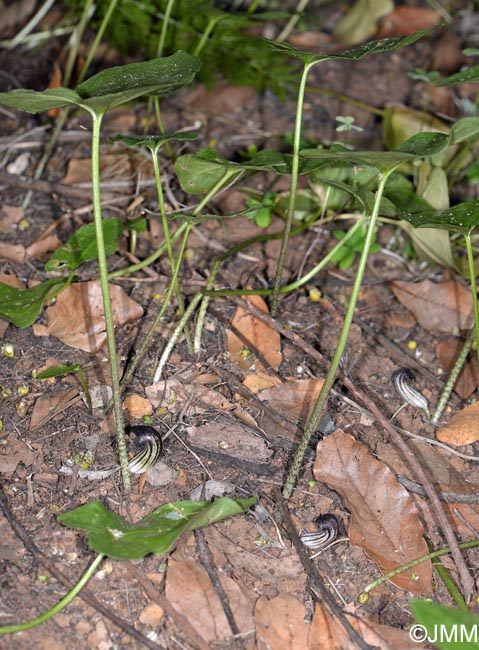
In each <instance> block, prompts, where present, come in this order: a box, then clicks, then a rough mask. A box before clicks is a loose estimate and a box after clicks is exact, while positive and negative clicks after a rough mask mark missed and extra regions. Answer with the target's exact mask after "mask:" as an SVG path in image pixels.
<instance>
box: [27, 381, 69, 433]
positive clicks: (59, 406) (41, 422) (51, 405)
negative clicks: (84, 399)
mask: <svg viewBox="0 0 479 650" xmlns="http://www.w3.org/2000/svg"><path fill="white" fill-rule="evenodd" d="M79 391H80V389H79V387H78V386H72V388H68V389H67V390H60V391H58V392H56V393H55V395H42V396H41V397H39V398H38V399H37V400H36V402H35V404H34V405H33V409H32V415H31V417H30V424H29V426H28V430H29V431H32V430H33V429H39V428H40V427H43V426H45V424H46V423H47V422H49V421H50V420H51V419H52V418H54V417H55V416H56V415H58V414H59V413H61V412H62V411H64V410H65V409H66V408H69V407H70V406H72V405H73V404H76V403H77V402H79V401H80V400H81V396H80V394H79Z"/></svg>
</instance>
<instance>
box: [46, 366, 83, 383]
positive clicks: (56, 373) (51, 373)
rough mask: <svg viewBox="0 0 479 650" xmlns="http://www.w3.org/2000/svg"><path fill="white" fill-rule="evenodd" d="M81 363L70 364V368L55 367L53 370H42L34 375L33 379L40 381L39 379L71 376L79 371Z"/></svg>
mask: <svg viewBox="0 0 479 650" xmlns="http://www.w3.org/2000/svg"><path fill="white" fill-rule="evenodd" d="M81 368H82V365H81V363H72V364H71V365H70V366H61V365H60V366H55V367H54V368H48V370H43V371H42V372H39V373H37V374H36V375H35V379H36V380H38V381H40V380H41V379H51V378H52V377H63V376H64V375H71V374H74V373H75V372H77V371H78V370H81Z"/></svg>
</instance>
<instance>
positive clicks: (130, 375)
mask: <svg viewBox="0 0 479 650" xmlns="http://www.w3.org/2000/svg"><path fill="white" fill-rule="evenodd" d="M186 225H187V228H186V232H185V234H184V237H183V241H182V244H181V249H180V252H179V253H178V261H177V262H176V264H175V266H174V268H173V275H172V278H171V282H170V285H169V287H168V291H167V292H166V296H165V299H164V300H163V304H162V305H161V308H160V310H159V311H158V313H157V315H156V317H155V320H154V321H153V323H152V325H151V327H150V328H149V330H148V332H147V333H146V336H145V338H144V339H143V342H142V344H141V345H140V347H139V349H138V351H137V352H136V353H135V358H134V359H133V360H132V362H131V363H130V365H129V366H128V369H127V371H126V373H125V376H124V377H123V380H122V382H121V386H122V392H123V390H125V388H126V387H127V386H128V384H129V383H130V381H131V379H132V378H133V374H134V372H135V370H136V369H137V367H138V364H139V363H140V361H141V360H142V358H143V355H144V354H145V352H146V349H147V347H148V346H149V344H150V342H151V339H152V337H153V335H154V333H155V330H156V328H157V327H158V323H159V322H160V320H161V319H162V317H163V314H164V313H165V311H166V308H167V307H168V304H169V302H170V299H171V294H172V293H173V289H174V288H175V286H176V285H177V280H178V272H179V270H180V266H181V261H182V259H183V255H184V252H185V247H186V242H187V241H188V235H189V234H190V230H191V228H192V226H191V224H186ZM184 313H185V311H184V309H183V314H184ZM185 329H186V328H185Z"/></svg>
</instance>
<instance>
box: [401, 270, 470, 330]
mask: <svg viewBox="0 0 479 650" xmlns="http://www.w3.org/2000/svg"><path fill="white" fill-rule="evenodd" d="M389 286H390V287H391V289H392V291H393V293H394V295H395V296H396V298H397V299H398V300H399V302H401V303H402V304H403V305H404V306H405V307H407V308H408V309H409V310H410V311H412V313H413V314H414V316H415V317H416V319H417V321H418V323H419V324H420V325H421V327H424V329H426V330H428V331H429V332H448V333H451V332H453V331H454V330H456V329H460V330H469V329H471V327H472V326H473V322H474V316H473V313H472V299H471V294H470V292H469V291H468V290H467V289H466V288H465V287H464V286H463V285H462V284H460V283H459V282H442V283H441V284H437V283H436V282H431V281H430V280H424V281H423V282H400V281H394V282H390V283H389Z"/></svg>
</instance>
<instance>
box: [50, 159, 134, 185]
mask: <svg viewBox="0 0 479 650" xmlns="http://www.w3.org/2000/svg"><path fill="white" fill-rule="evenodd" d="M131 176H132V167H131V159H130V157H129V156H128V154H125V153H121V154H120V153H113V154H102V156H101V160H100V178H101V180H102V181H105V180H108V179H111V178H112V177H115V181H120V180H130V179H131ZM61 182H62V184H63V185H78V184H81V183H88V184H89V183H91V159H90V158H72V159H71V160H70V162H69V163H68V169H67V173H66V176H65V177H64V178H63V179H62V181H61Z"/></svg>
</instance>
